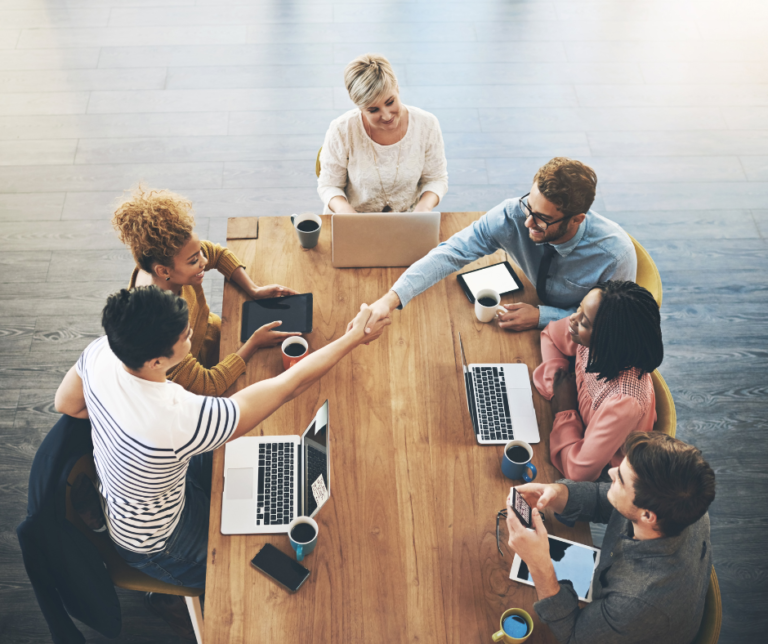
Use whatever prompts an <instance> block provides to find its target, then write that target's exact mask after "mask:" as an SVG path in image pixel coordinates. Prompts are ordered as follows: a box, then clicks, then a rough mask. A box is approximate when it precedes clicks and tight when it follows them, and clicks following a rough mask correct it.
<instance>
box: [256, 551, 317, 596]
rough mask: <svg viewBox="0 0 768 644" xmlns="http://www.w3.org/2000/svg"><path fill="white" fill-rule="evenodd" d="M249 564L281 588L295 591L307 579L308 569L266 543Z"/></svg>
mask: <svg viewBox="0 0 768 644" xmlns="http://www.w3.org/2000/svg"><path fill="white" fill-rule="evenodd" d="M251 565H252V566H253V567H254V568H256V569H257V570H260V571H261V572H263V573H264V574H265V575H267V577H271V578H272V579H274V580H275V581H276V582H277V583H278V584H280V585H281V586H282V587H283V588H285V589H287V590H290V591H291V592H292V593H295V592H296V591H297V590H298V589H299V588H301V585H302V584H303V583H304V582H305V581H307V578H308V577H309V570H307V569H306V568H305V567H304V566H302V565H301V564H300V563H299V562H298V561H294V560H293V559H291V557H289V556H288V555H287V554H285V553H284V552H282V551H281V550H278V549H277V548H275V546H273V545H272V544H271V543H267V544H265V545H264V547H263V548H262V549H261V550H259V553H258V554H257V555H256V556H255V557H254V558H253V559H252V560H251Z"/></svg>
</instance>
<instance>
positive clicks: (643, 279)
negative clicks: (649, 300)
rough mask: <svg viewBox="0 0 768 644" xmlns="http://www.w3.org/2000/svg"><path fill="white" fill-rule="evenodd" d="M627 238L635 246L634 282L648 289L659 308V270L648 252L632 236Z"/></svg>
mask: <svg viewBox="0 0 768 644" xmlns="http://www.w3.org/2000/svg"><path fill="white" fill-rule="evenodd" d="M629 238H630V239H631V240H632V243H633V244H634V245H635V254H636V255H637V279H636V280H635V282H637V283H638V284H639V285H640V286H642V287H643V288H646V289H648V291H649V292H650V293H651V295H653V299H654V300H656V304H658V305H659V308H661V296H662V289H661V275H659V269H658V268H656V263H655V262H654V261H653V258H652V257H651V256H650V255H649V254H648V251H647V250H645V248H643V247H642V246H641V245H640V243H639V242H638V241H637V240H636V239H635V238H634V237H632V235H630V236H629Z"/></svg>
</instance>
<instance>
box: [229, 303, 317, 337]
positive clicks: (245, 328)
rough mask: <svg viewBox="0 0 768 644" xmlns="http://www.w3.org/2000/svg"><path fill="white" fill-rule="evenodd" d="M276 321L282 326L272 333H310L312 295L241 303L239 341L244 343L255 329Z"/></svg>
mask: <svg viewBox="0 0 768 644" xmlns="http://www.w3.org/2000/svg"><path fill="white" fill-rule="evenodd" d="M277 320H281V321H282V324H281V325H280V326H278V327H276V328H275V329H273V330H274V331H284V332H286V333H291V332H298V333H311V332H312V294H311V293H302V294H299V295H289V296H287V297H270V298H267V299H263V300H249V301H247V302H243V323H242V328H241V332H240V341H241V342H245V341H246V340H248V338H250V337H251V335H252V334H253V332H254V331H256V329H258V328H260V327H262V326H263V325H265V324H269V323H270V322H276V321H277Z"/></svg>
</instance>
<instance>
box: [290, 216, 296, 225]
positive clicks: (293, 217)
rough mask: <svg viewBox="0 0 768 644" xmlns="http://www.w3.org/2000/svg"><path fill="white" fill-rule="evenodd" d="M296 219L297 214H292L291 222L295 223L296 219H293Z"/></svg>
mask: <svg viewBox="0 0 768 644" xmlns="http://www.w3.org/2000/svg"><path fill="white" fill-rule="evenodd" d="M294 219H296V215H291V223H292V224H293V223H294V221H293V220H294Z"/></svg>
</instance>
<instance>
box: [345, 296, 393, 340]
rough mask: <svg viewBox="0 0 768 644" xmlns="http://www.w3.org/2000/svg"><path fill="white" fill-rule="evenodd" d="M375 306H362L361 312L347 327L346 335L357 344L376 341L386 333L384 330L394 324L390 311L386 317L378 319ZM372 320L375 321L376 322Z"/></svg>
mask: <svg viewBox="0 0 768 644" xmlns="http://www.w3.org/2000/svg"><path fill="white" fill-rule="evenodd" d="M374 304H375V303H374ZM373 306H374V305H371V306H368V305H367V304H361V305H360V312H359V313H358V314H357V315H356V316H355V317H354V319H353V320H352V321H351V322H350V323H349V324H348V325H347V330H346V335H351V336H352V337H353V338H354V339H355V340H356V341H357V344H368V343H369V342H372V341H373V340H376V339H377V338H378V337H379V336H380V335H381V334H382V333H383V332H384V329H385V328H386V327H388V326H389V325H390V324H392V318H391V317H390V316H389V311H387V314H386V316H384V317H376V316H375V313H374V309H373ZM371 320H375V322H372V321H371Z"/></svg>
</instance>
